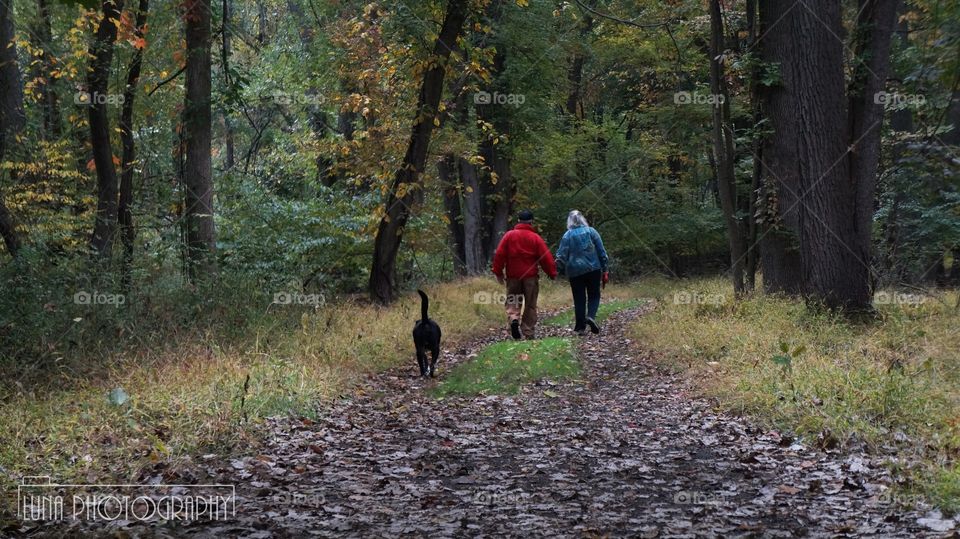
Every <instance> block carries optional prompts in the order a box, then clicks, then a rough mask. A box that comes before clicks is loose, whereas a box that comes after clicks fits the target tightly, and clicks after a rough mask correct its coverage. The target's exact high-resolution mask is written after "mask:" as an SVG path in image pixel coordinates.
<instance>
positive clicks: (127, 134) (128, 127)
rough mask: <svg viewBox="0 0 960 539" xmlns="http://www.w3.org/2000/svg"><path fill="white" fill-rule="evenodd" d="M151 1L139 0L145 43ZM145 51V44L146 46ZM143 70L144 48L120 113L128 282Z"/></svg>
mask: <svg viewBox="0 0 960 539" xmlns="http://www.w3.org/2000/svg"><path fill="white" fill-rule="evenodd" d="M149 9H150V1H149V0H140V5H139V6H138V7H137V14H136V19H135V21H134V30H133V33H134V36H136V37H137V38H139V39H144V31H145V29H146V24H147V11H148V10H149ZM144 47H146V44H144ZM142 66H143V48H142V47H141V48H138V49H137V51H136V52H135V53H134V55H133V60H132V61H131V63H130V70H129V71H128V72H127V85H126V87H125V88H124V90H123V110H122V111H121V112H120V143H121V146H122V148H123V155H122V156H121V159H120V163H121V168H120V199H119V204H118V206H117V221H118V223H119V225H120V240H121V241H122V242H123V265H124V275H125V279H127V281H128V282H129V278H130V271H131V268H132V265H133V244H134V241H135V239H136V232H135V231H134V228H133V210H132V206H133V169H134V163H135V162H136V158H137V152H136V146H135V145H134V139H133V104H134V101H135V99H136V96H137V84H138V83H139V81H140V68H141V67H142Z"/></svg>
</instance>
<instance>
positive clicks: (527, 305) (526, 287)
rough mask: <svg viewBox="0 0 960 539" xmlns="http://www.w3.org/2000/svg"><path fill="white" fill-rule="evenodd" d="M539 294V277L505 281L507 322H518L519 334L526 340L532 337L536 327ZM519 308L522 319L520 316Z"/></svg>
mask: <svg viewBox="0 0 960 539" xmlns="http://www.w3.org/2000/svg"><path fill="white" fill-rule="evenodd" d="M539 294H540V277H539V276H537V277H530V278H528V279H507V301H506V308H507V318H508V321H509V322H513V321H514V320H520V332H521V333H523V336H524V337H526V338H528V339H532V338H533V337H534V333H535V330H536V327H537V296H538V295H539ZM521 303H522V305H521ZM521 307H522V311H523V316H522V317H521V314H520V312H521Z"/></svg>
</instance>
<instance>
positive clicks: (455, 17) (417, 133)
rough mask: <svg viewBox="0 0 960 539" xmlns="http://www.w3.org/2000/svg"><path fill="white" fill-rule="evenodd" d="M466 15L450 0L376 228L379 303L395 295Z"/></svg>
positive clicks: (373, 288)
mask: <svg viewBox="0 0 960 539" xmlns="http://www.w3.org/2000/svg"><path fill="white" fill-rule="evenodd" d="M466 16H467V3H466V0H449V3H448V4H447V13H446V15H445V16H444V20H443V26H442V27H441V29H440V33H439V35H438V36H437V40H436V43H435V44H434V48H433V62H432V63H431V67H430V68H429V69H428V70H427V71H426V73H424V76H423V84H422V86H421V88H420V96H419V98H418V99H417V109H416V115H415V116H414V120H413V129H412V131H411V133H410V142H409V144H408V146H407V153H406V155H405V156H404V158H403V163H402V164H401V166H400V169H399V170H397V172H396V175H395V176H394V180H393V185H392V186H391V188H390V194H389V197H388V199H387V204H386V212H385V214H384V216H383V218H382V219H381V220H380V226H379V227H378V229H377V236H376V240H375V242H374V250H373V267H372V268H371V270H370V296H371V298H372V299H373V300H375V301H378V302H380V303H389V302H391V301H393V300H394V298H395V297H396V288H397V285H396V276H395V270H396V260H397V252H398V251H399V249H400V242H401V240H402V239H403V228H404V226H406V224H407V219H408V218H409V216H410V204H411V203H412V202H413V200H414V197H415V196H416V193H415V191H417V190H419V189H422V187H423V182H422V178H421V176H420V175H421V174H422V172H423V168H424V165H425V163H426V159H427V150H428V147H429V145H430V135H431V133H432V131H433V122H434V119H435V118H436V117H437V109H438V107H439V105H440V97H441V94H442V93H443V78H444V75H445V73H446V64H447V61H448V59H449V57H450V51H451V50H452V49H453V47H455V46H456V40H457V38H458V37H459V36H460V34H461V32H462V31H463V23H464V22H465V21H466Z"/></svg>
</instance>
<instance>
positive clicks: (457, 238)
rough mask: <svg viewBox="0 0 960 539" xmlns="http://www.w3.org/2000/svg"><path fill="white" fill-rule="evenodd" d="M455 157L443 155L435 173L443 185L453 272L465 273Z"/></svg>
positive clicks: (461, 217)
mask: <svg viewBox="0 0 960 539" xmlns="http://www.w3.org/2000/svg"><path fill="white" fill-rule="evenodd" d="M456 167H457V158H456V156H455V155H453V154H447V155H444V156H443V158H442V159H440V161H439V162H437V175H438V176H439V177H440V182H441V184H442V185H443V207H444V209H445V210H446V215H447V229H448V230H449V232H450V238H449V244H450V254H451V256H452V258H453V272H454V274H456V275H460V276H463V275H466V274H467V264H466V258H465V257H466V253H465V252H464V249H463V246H464V241H465V239H464V233H463V215H462V211H461V206H460V189H459V187H458V185H457V170H456Z"/></svg>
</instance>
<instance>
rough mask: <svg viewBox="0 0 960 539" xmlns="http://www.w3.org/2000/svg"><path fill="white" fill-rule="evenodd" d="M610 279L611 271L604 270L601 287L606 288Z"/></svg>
mask: <svg viewBox="0 0 960 539" xmlns="http://www.w3.org/2000/svg"><path fill="white" fill-rule="evenodd" d="M609 281H610V272H609V271H605V272H603V277H601V278H600V288H606V287H607V283H608V282H609Z"/></svg>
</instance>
